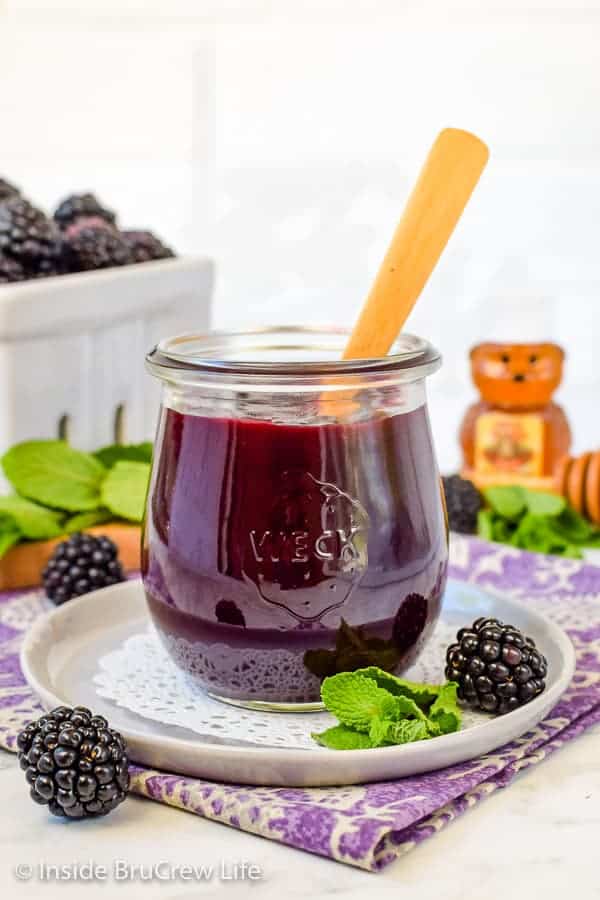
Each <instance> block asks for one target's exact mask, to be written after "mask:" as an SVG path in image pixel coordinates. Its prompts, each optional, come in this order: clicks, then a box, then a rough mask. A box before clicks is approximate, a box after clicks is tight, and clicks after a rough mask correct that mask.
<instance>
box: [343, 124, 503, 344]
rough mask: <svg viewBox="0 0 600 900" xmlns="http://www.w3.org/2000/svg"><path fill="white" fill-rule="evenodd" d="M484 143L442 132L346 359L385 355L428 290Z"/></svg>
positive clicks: (477, 171)
mask: <svg viewBox="0 0 600 900" xmlns="http://www.w3.org/2000/svg"><path fill="white" fill-rule="evenodd" d="M488 157H489V150H488V148H487V147H486V145H485V144H484V143H483V141H481V140H479V138H477V137H475V135H474V134H470V133H469V132H468V131H461V130H459V129H456V128H446V129H445V130H444V131H442V132H440V134H439V135H438V137H437V139H436V141H435V143H434V145H433V147H432V148H431V150H430V152H429V156H428V157H427V159H426V161H425V164H424V166H423V168H422V170H421V173H420V175H419V178H418V180H417V183H416V184H415V187H414V189H413V192H412V194H411V195H410V197H409V200H408V203H407V205H406V208H405V210H404V213H403V215H402V218H401V219H400V222H399V224H398V227H397V228H396V231H395V234H394V236H393V238H392V242H391V244H390V246H389V248H388V251H387V253H386V255H385V258H384V260H383V263H382V264H381V268H380V269H379V272H378V274H377V277H376V278H375V282H374V284H373V286H372V288H371V291H370V293H369V296H368V297H367V300H366V302H365V305H364V306H363V309H362V312H361V314H360V317H359V319H358V321H357V323H356V325H355V327H354V330H353V332H352V334H351V336H350V339H349V341H348V345H347V347H346V350H345V352H344V359H368V358H374V357H380V356H386V355H387V354H388V352H389V350H390V348H391V346H392V344H393V343H394V341H395V340H396V338H397V337H398V335H399V333H400V331H401V330H402V328H403V326H404V323H405V322H406V319H407V318H408V315H409V313H410V311H411V310H412V308H413V306H414V304H415V302H416V300H417V298H418V297H419V294H420V293H421V291H422V290H423V288H424V287H425V284H426V283H427V280H428V278H429V276H430V275H431V273H432V272H433V270H434V268H435V266H436V263H437V261H438V259H439V258H440V256H441V254H442V251H443V249H444V247H445V246H446V244H447V243H448V240H449V238H450V235H451V234H452V232H453V231H454V227H455V225H456V223H457V222H458V220H459V218H460V216H461V214H462V211H463V209H464V208H465V206H466V204H467V202H468V200H469V197H470V196H471V194H472V192H473V189H474V188H475V185H476V184H477V182H478V181H479V177H480V175H481V173H482V172H483V169H484V168H485V165H486V163H487V161H488Z"/></svg>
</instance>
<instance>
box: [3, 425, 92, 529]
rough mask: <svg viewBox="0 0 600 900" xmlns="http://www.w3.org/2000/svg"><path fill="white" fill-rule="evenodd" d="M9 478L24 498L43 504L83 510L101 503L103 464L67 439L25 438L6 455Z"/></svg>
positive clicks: (69, 509) (4, 463) (5, 469)
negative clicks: (70, 443) (29, 439)
mask: <svg viewBox="0 0 600 900" xmlns="http://www.w3.org/2000/svg"><path fill="white" fill-rule="evenodd" d="M2 465H3V467H4V472H5V474H6V477H7V478H8V480H9V481H10V483H11V484H12V486H13V487H14V489H15V490H16V491H17V493H19V494H21V495H22V496H23V497H27V498H28V499H29V500H35V501H36V502H37V503H42V504H43V505H44V506H51V507H54V508H56V509H64V510H67V511H68V512H83V511H84V510H89V509H96V508H97V507H98V506H99V505H100V492H99V488H100V483H101V481H102V479H103V478H104V476H105V474H106V470H105V468H104V466H103V465H102V464H101V463H100V462H99V461H98V460H97V459H95V457H93V456H91V455H90V454H88V453H81V452H80V451H79V450H74V449H73V448H72V447H69V445H68V444H66V443H65V442H64V441H26V442H25V443H23V444H16V445H15V446H14V447H11V449H10V450H9V451H8V452H7V453H5V454H4V456H3V458H2Z"/></svg>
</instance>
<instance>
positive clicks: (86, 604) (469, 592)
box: [21, 581, 575, 787]
mask: <svg viewBox="0 0 600 900" xmlns="http://www.w3.org/2000/svg"><path fill="white" fill-rule="evenodd" d="M483 615H485V616H495V617H497V618H499V619H501V620H503V621H505V622H510V623H511V624H513V625H516V626H518V627H519V628H521V629H523V631H525V632H526V633H527V634H528V635H530V636H531V637H533V638H534V640H535V642H536V644H537V646H538V647H539V649H540V650H541V651H542V653H544V655H545V656H546V658H547V659H548V678H547V687H546V690H545V691H544V693H543V694H541V695H540V696H539V697H537V698H536V699H535V700H533V701H532V702H531V703H528V704H527V705H526V706H522V707H521V708H520V709H517V710H515V711H514V712H512V713H509V714H508V715H505V716H499V717H497V718H493V717H491V718H489V717H486V716H483V715H482V716H476V717H468V719H467V722H466V723H465V727H464V728H463V730H461V731H459V732H457V733H455V734H450V735H444V736H443V737H439V738H433V739H432V740H429V741H421V742H418V743H414V744H405V745H402V746H399V747H381V748H378V749H375V750H346V751H336V750H326V749H324V748H322V747H318V746H316V745H315V749H314V750H306V749H297V750H295V749H285V748H281V747H266V746H265V747H259V746H247V745H243V746H241V745H240V744H236V743H233V742H229V743H228V742H223V741H217V740H215V739H212V740H211V739H210V738H208V737H201V736H199V735H197V734H194V733H193V732H191V731H186V730H185V729H182V728H179V727H176V726H169V725H161V724H160V723H159V722H155V721H152V720H150V719H145V718H142V717H141V716H139V715H137V714H136V713H134V712H131V711H129V710H127V709H124V708H121V707H119V706H117V705H116V704H115V703H114V702H112V701H110V700H106V699H103V698H102V697H100V696H98V694H97V693H96V689H95V686H94V683H93V677H94V675H95V674H96V672H97V668H98V659H99V658H100V657H101V656H104V655H105V654H106V653H108V652H110V651H111V650H113V649H115V648H116V647H120V646H121V645H122V643H123V641H124V640H125V639H126V638H127V637H129V636H130V635H132V634H136V633H138V632H140V631H142V630H143V629H144V628H146V627H147V623H148V614H147V611H146V602H145V598H144V592H143V589H142V586H141V583H140V582H139V581H129V582H126V583H124V584H118V585H114V586H113V587H110V588H105V589H104V590H103V591H96V592H94V593H91V594H87V595H85V596H84V597H80V598H78V599H77V600H71V601H70V602H69V603H67V604H65V605H64V606H62V607H59V608H58V609H56V610H53V611H52V612H50V613H48V614H47V615H46V616H43V617H42V618H41V619H38V620H37V621H36V622H35V624H34V625H33V627H32V628H31V630H30V631H29V632H28V634H27V637H26V639H25V642H24V644H23V649H22V652H21V665H22V668H23V672H24V674H25V677H26V679H27V681H28V683H29V684H30V685H31V687H32V688H33V690H34V691H35V692H36V694H37V695H38V696H39V698H40V700H41V702H42V704H43V705H44V707H46V708H47V709H51V708H52V707H54V706H58V705H60V704H68V705H76V704H81V705H85V706H89V707H92V708H93V709H94V711H96V712H98V713H101V714H103V715H105V716H106V717H107V718H108V719H109V720H110V722H111V725H112V726H113V727H114V728H117V729H118V730H119V731H120V732H121V733H122V734H123V736H124V737H125V739H126V740H127V743H128V746H129V751H130V756H131V758H132V759H133V760H134V761H136V762H138V763H140V764H143V765H146V766H150V767H152V768H157V769H162V770H164V771H170V772H179V773H182V774H185V775H189V776H195V777H199V778H207V779H211V780H215V781H230V782H236V783H243V784H259V785H286V786H302V787H309V786H321V785H323V786H324V785H334V784H358V783H363V782H367V781H383V780H387V779H394V778H401V777H404V776H407V775H415V774H418V773H420V772H429V771H432V770H434V769H441V768H444V767H445V766H450V765H454V764H455V763H459V762H464V761H465V760H468V759H472V758H473V757H475V756H479V755H480V754H482V753H489V752H490V751H492V750H494V749H496V748H497V747H500V746H501V745H502V744H505V743H507V742H508V741H511V740H514V739H515V738H518V737H520V735H522V734H523V733H524V732H526V731H528V730H529V729H531V728H533V726H534V725H536V724H537V723H538V722H539V721H541V720H542V719H543V718H544V716H545V715H546V714H547V713H548V712H549V710H550V709H551V708H552V707H553V706H554V705H555V704H556V703H557V701H558V700H559V698H560V697H561V695H562V694H563V692H564V691H565V689H566V688H567V686H568V685H569V682H570V681H571V678H572V676H573V672H574V670H575V653H574V650H573V646H572V644H571V642H570V640H569V638H568V637H567V636H566V635H565V633H564V632H563V631H562V630H561V629H560V628H558V626H557V625H555V624H554V623H553V622H550V621H548V620H547V619H545V618H544V617H543V616H541V615H539V614H538V613H536V612H534V611H533V610H531V609H528V608H527V607H526V606H521V605H520V604H518V603H515V602H514V601H510V600H506V599H503V598H501V597H497V596H494V595H492V594H487V593H485V592H483V591H481V590H479V589H478V588H476V587H473V586H472V585H467V584H462V583H459V582H452V581H451V582H449V584H448V588H447V591H446V595H445V598H444V607H443V612H442V617H443V619H444V624H445V626H448V625H451V626H452V628H455V629H458V628H460V627H462V626H463V625H467V624H469V623H471V622H472V621H473V620H474V619H476V618H477V617H478V616H483ZM432 640H433V641H434V640H435V637H434V638H433V639H432ZM440 652H441V651H440ZM273 715H278V714H277V713H273ZM298 715H299V716H301V715H302V714H301V713H298Z"/></svg>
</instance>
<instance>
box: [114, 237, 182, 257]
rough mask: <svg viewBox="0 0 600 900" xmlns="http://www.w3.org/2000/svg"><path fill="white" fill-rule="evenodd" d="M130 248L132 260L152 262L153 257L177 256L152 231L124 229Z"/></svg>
mask: <svg viewBox="0 0 600 900" xmlns="http://www.w3.org/2000/svg"><path fill="white" fill-rule="evenodd" d="M121 234H122V235H123V237H124V238H125V240H126V242H127V244H128V246H129V249H130V250H131V256H132V262H134V263H143V262H150V261H151V260H153V259H169V258H170V257H173V256H175V254H174V253H173V251H172V250H171V248H170V247H167V245H166V244H163V242H162V241H161V240H160V238H157V237H156V235H155V234H152V232H151V231H122V232H121Z"/></svg>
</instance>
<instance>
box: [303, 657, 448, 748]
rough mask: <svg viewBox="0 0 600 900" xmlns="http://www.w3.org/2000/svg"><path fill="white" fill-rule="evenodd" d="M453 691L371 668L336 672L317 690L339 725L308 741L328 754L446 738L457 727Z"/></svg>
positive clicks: (314, 735) (443, 686)
mask: <svg viewBox="0 0 600 900" xmlns="http://www.w3.org/2000/svg"><path fill="white" fill-rule="evenodd" d="M457 687H458V686H457V685H456V684H455V683H454V682H452V681H449V682H447V683H446V684H442V685H430V684H417V683H416V682H412V681H405V680H404V679H402V678H397V677H396V676H395V675H390V673H389V672H384V671H383V670H382V669H379V668H377V667H376V666H369V667H368V668H366V669H358V670H357V671H356V672H340V673H338V674H337V675H332V676H331V677H329V678H326V679H325V680H324V682H323V684H322V685H321V698H322V700H323V703H324V704H325V706H326V708H327V709H328V710H329V712H330V713H332V714H333V715H334V716H335V717H336V719H338V721H339V725H334V726H333V727H332V728H328V729H326V730H325V731H322V732H321V733H320V734H313V735H312V736H313V738H314V739H315V740H316V741H317V742H318V743H319V744H321V745H322V746H324V747H328V748H329V749H331V750H361V749H369V748H374V747H387V746H393V745H395V744H407V743H412V742H413V741H423V740H428V739H429V738H432V737H439V736H440V735H442V734H450V733H452V732H454V731H458V730H459V728H460V725H461V713H460V709H459V706H458V701H457V698H456V690H457Z"/></svg>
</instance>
